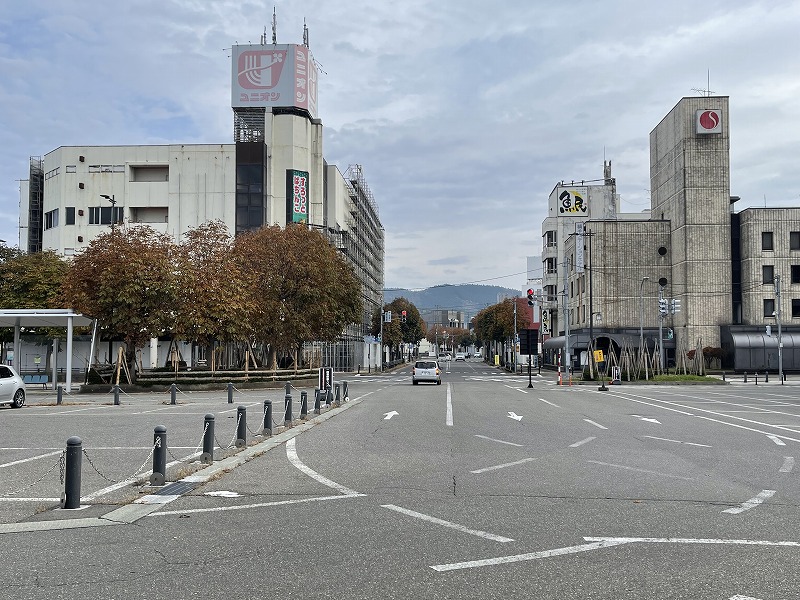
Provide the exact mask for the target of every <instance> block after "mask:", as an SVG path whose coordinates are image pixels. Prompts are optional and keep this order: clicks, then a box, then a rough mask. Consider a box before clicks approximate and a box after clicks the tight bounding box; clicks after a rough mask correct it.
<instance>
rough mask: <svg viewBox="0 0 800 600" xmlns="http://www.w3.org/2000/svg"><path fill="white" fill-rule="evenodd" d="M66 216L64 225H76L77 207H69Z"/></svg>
mask: <svg viewBox="0 0 800 600" xmlns="http://www.w3.org/2000/svg"><path fill="white" fill-rule="evenodd" d="M66 211H67V212H66V214H65V215H64V225H75V207H74V206H68V207H67V208H66Z"/></svg>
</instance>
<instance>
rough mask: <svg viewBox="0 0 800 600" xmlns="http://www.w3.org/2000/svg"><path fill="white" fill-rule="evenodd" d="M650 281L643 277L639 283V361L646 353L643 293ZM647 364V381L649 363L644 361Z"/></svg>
mask: <svg viewBox="0 0 800 600" xmlns="http://www.w3.org/2000/svg"><path fill="white" fill-rule="evenodd" d="M648 279H650V278H649V277H647V276H646V275H645V276H644V277H642V281H641V282H640V283H639V360H643V356H644V355H643V354H642V352H644V325H643V323H644V296H643V292H642V288H643V287H644V282H645V281H647V280H648ZM644 364H645V379H647V361H646V360H645V361H644Z"/></svg>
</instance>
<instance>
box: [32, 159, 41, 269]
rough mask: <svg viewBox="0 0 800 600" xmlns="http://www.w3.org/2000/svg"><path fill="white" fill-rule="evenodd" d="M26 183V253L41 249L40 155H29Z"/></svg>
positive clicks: (33, 252)
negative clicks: (27, 180)
mask: <svg viewBox="0 0 800 600" xmlns="http://www.w3.org/2000/svg"><path fill="white" fill-rule="evenodd" d="M29 179H30V181H29V185H28V254H35V253H36V252H41V251H42V231H43V218H44V216H43V214H42V206H43V204H44V164H43V162H42V157H41V156H31V167H30V177H29Z"/></svg>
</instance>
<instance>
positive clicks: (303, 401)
mask: <svg viewBox="0 0 800 600" xmlns="http://www.w3.org/2000/svg"><path fill="white" fill-rule="evenodd" d="M307 419H308V393H307V392H306V391H305V390H303V391H302V392H300V420H301V421H305V420H307Z"/></svg>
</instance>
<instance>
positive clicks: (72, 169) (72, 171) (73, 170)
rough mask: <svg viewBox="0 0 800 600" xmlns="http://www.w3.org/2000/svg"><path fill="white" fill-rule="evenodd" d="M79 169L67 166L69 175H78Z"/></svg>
mask: <svg viewBox="0 0 800 600" xmlns="http://www.w3.org/2000/svg"><path fill="white" fill-rule="evenodd" d="M77 172H78V168H77V167H76V166H75V165H67V173H77Z"/></svg>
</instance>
